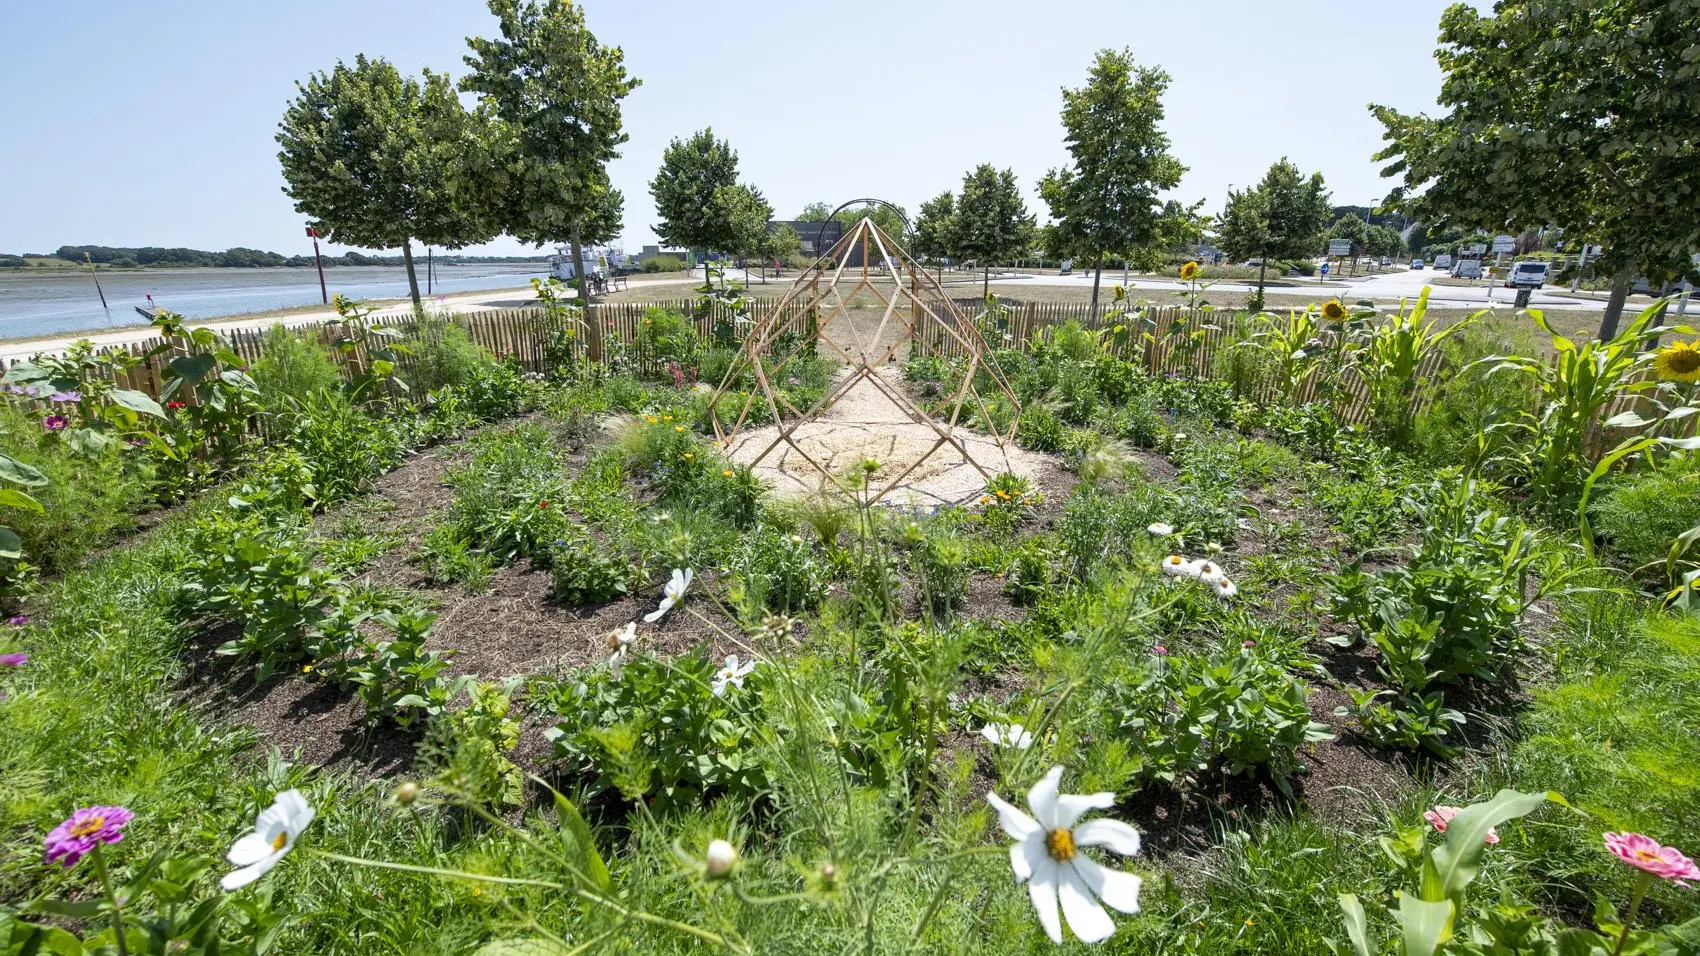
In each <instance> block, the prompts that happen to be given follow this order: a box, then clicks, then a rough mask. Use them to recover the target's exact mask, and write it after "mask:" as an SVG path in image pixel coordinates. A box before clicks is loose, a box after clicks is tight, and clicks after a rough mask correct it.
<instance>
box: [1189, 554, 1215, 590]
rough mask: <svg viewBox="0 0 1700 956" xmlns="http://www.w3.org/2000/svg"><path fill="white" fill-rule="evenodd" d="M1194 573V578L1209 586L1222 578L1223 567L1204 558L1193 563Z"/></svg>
mask: <svg viewBox="0 0 1700 956" xmlns="http://www.w3.org/2000/svg"><path fill="white" fill-rule="evenodd" d="M1192 571H1193V573H1192V577H1195V578H1197V579H1199V580H1200V581H1203V582H1205V583H1207V584H1215V583H1216V579H1217V578H1219V577H1221V576H1222V566H1221V565H1219V564H1217V563H1216V562H1214V561H1209V560H1206V559H1204V558H1199V559H1198V560H1197V561H1194V562H1192Z"/></svg>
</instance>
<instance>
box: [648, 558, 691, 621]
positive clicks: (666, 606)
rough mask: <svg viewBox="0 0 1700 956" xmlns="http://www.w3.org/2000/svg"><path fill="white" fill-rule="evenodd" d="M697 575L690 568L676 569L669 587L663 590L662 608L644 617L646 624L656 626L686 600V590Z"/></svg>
mask: <svg viewBox="0 0 1700 956" xmlns="http://www.w3.org/2000/svg"><path fill="white" fill-rule="evenodd" d="M695 576H696V573H695V572H694V571H692V570H691V569H690V568H674V569H673V576H672V577H671V578H669V579H668V580H667V586H666V587H664V588H662V589H661V606H660V607H658V608H656V609H655V610H653V611H650V612H649V613H648V614H645V615H644V616H643V620H644V623H645V624H654V623H655V622H656V621H659V620H661V615H663V614H666V613H667V612H668V611H671V610H672V609H673V605H675V604H678V603H679V602H680V601H683V600H684V599H685V590H686V589H687V588H689V587H690V586H691V579H692V578H694V577H695Z"/></svg>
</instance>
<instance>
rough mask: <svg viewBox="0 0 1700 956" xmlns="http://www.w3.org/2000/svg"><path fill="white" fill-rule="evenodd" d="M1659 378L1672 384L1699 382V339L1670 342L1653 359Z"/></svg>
mask: <svg viewBox="0 0 1700 956" xmlns="http://www.w3.org/2000/svg"><path fill="white" fill-rule="evenodd" d="M1653 368H1655V369H1657V370H1658V373H1659V377H1660V378H1663V379H1667V380H1669V381H1672V382H1700V339H1696V340H1694V341H1692V342H1672V343H1671V344H1670V345H1667V346H1665V347H1664V348H1662V349H1660V350H1659V354H1658V356H1657V357H1656V358H1654V359H1653Z"/></svg>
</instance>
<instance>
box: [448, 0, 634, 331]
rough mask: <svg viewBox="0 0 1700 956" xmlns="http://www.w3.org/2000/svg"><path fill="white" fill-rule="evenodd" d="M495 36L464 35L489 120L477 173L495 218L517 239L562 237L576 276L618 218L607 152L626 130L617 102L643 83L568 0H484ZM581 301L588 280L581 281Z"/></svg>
mask: <svg viewBox="0 0 1700 956" xmlns="http://www.w3.org/2000/svg"><path fill="white" fill-rule="evenodd" d="M489 6H490V12H491V13H493V14H495V15H496V18H497V19H498V20H499V21H501V30H502V35H501V38H500V39H495V40H486V39H484V38H483V37H469V38H468V39H467V41H466V42H467V45H468V46H469V47H471V49H472V53H471V54H470V55H468V56H467V57H466V64H467V66H469V67H471V68H472V72H471V73H470V74H469V75H468V76H467V77H466V78H465V79H463V80H462V81H461V88H462V89H464V90H470V91H473V92H476V93H478V94H479V96H480V97H481V99H482V103H483V106H484V107H485V111H486V112H485V115H486V116H487V118H488V121H489V127H488V129H487V130H486V135H485V137H484V141H485V143H486V147H487V148H486V155H487V159H486V160H485V162H484V163H483V165H482V167H481V172H482V174H483V178H484V180H485V182H486V183H487V184H488V185H487V186H486V189H487V191H488V192H489V193H490V197H489V201H490V202H491V204H492V206H493V207H494V208H495V209H496V210H497V219H498V221H499V222H500V224H501V227H502V228H503V229H504V230H505V231H506V232H507V233H508V234H510V235H512V236H513V237H515V238H516V239H520V240H523V241H525V242H532V243H537V244H539V245H541V244H543V243H545V242H568V243H570V244H571V245H572V251H573V262H574V263H575V264H576V265H577V267H578V272H579V273H580V274H581V275H582V274H583V270H584V251H583V245H582V244H583V243H584V242H596V241H604V242H605V241H607V240H609V239H612V238H613V232H611V231H610V229H612V230H613V231H617V230H618V228H619V225H620V216H619V203H620V199H621V197H620V194H619V192H618V191H617V190H615V189H614V188H613V187H612V185H611V183H610V182H609V179H608V171H607V165H608V162H609V160H612V159H615V158H617V157H618V156H619V155H620V153H619V147H620V145H621V144H622V143H624V142H625V141H626V140H627V139H628V138H629V137H628V136H627V135H626V134H625V132H624V131H623V127H622V120H621V115H620V101H621V100H623V99H625V97H626V95H627V94H629V93H630V92H631V91H632V90H633V89H635V88H636V87H637V86H638V84H639V83H640V82H641V81H639V80H638V79H637V78H635V77H632V76H629V75H628V74H627V73H626V67H625V54H624V53H623V52H622V51H621V50H620V48H619V47H617V46H614V47H610V46H603V45H602V43H601V42H600V41H598V40H597V39H596V35H595V34H593V33H591V32H590V28H589V27H588V26H586V25H585V20H584V11H583V10H581V9H580V8H579V7H578V6H576V5H575V4H573V3H572V2H570V0H542V2H538V0H489ZM579 289H580V293H581V295H583V296H584V299H585V301H586V302H588V301H589V299H590V295H589V289H588V287H587V286H586V284H584V283H580V285H579Z"/></svg>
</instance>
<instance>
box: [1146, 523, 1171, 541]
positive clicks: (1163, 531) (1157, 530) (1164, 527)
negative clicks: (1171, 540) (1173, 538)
mask: <svg viewBox="0 0 1700 956" xmlns="http://www.w3.org/2000/svg"><path fill="white" fill-rule="evenodd" d="M1145 530H1146V531H1149V532H1151V533H1152V534H1154V535H1157V536H1158V537H1168V536H1169V535H1171V534H1174V533H1175V526H1174V525H1171V524H1164V523H1163V522H1161V521H1153V522H1151V523H1150V524H1148V525H1146V526H1145Z"/></svg>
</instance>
